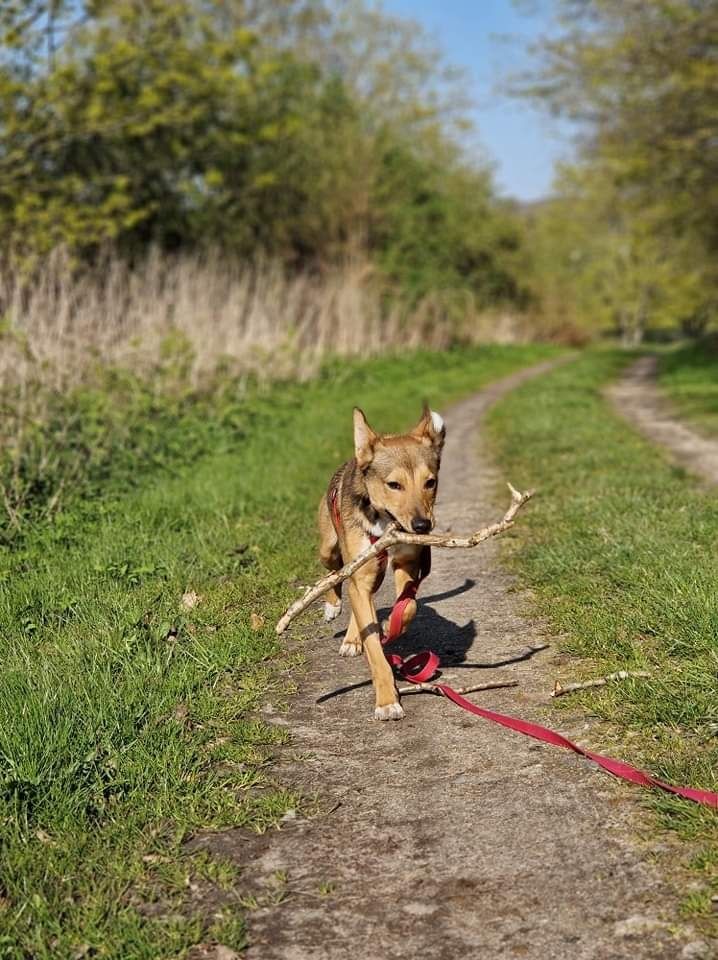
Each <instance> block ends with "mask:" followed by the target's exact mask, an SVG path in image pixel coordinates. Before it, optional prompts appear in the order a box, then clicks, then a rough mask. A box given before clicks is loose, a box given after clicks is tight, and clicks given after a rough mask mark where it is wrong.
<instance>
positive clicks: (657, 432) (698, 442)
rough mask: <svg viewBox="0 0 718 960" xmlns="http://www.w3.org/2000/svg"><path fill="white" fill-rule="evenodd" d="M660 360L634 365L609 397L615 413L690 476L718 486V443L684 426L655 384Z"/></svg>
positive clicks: (648, 359) (650, 358)
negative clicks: (656, 444) (664, 451)
mask: <svg viewBox="0 0 718 960" xmlns="http://www.w3.org/2000/svg"><path fill="white" fill-rule="evenodd" d="M656 367H657V360H656V358H655V357H641V359H640V360H637V361H636V363H633V364H631V366H630V367H629V368H628V370H627V371H626V373H625V374H624V376H623V377H622V378H621V380H620V381H619V382H618V383H617V384H615V385H614V386H612V387H611V388H610V389H609V391H608V396H609V397H610V399H611V401H612V402H613V404H614V406H615V408H616V410H618V412H619V413H620V414H621V415H622V416H623V417H625V418H626V419H627V420H628V421H630V423H631V424H632V425H633V426H634V427H636V428H637V429H638V430H640V432H641V433H642V434H644V436H646V437H648V439H649V440H653V442H654V443H658V444H660V446H662V447H664V448H665V449H666V450H668V451H669V452H670V453H671V454H672V455H673V456H674V457H675V459H676V460H678V462H679V463H681V464H682V465H683V466H684V467H686V469H687V470H690V471H691V473H695V474H696V475H697V476H699V477H702V478H703V479H704V480H707V481H708V482H709V483H714V484H715V483H718V441H717V440H711V439H709V438H706V437H702V436H701V435H700V434H699V433H696V432H695V431H694V430H692V429H691V428H690V427H688V426H686V425H685V424H684V423H681V422H680V420H679V419H678V418H677V417H676V416H675V414H674V413H673V411H672V410H671V408H670V404H669V403H668V400H667V399H666V398H665V397H664V396H663V395H662V393H661V392H660V390H659V388H658V386H657V385H656V383H655V376H656Z"/></svg>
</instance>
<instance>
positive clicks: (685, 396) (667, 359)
mask: <svg viewBox="0 0 718 960" xmlns="http://www.w3.org/2000/svg"><path fill="white" fill-rule="evenodd" d="M658 382H659V384H660V386H661V387H662V388H663V389H664V390H665V392H666V393H667V395H668V396H669V397H670V399H671V402H672V403H673V405H674V407H675V408H676V410H677V411H678V413H680V414H681V415H682V416H684V417H685V418H686V419H687V420H689V421H691V422H692V423H694V424H695V425H696V426H697V427H698V428H699V430H701V431H703V432H705V433H713V434H715V433H718V336H714V337H713V338H710V339H706V340H704V341H702V342H700V343H694V344H690V345H689V346H685V347H682V348H680V349H678V350H672V351H670V352H666V353H662V354H660V355H659V363H658Z"/></svg>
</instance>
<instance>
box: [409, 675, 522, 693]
mask: <svg viewBox="0 0 718 960" xmlns="http://www.w3.org/2000/svg"><path fill="white" fill-rule="evenodd" d="M518 685H519V682H518V680H508V679H507V680H488V681H486V682H485V683H473V684H471V685H469V686H468V687H457V688H456V689H455V690H454V693H460V694H461V695H462V696H463V694H465V693H474V691H475V690H498V689H499V688H500V687H517V686H518ZM410 693H437V694H438V695H439V696H442V697H443V695H444V694H443V692H442V690H441V684H438V683H412V685H411V686H410V687H399V694H400V695H401V696H402V697H405V696H407V694H410Z"/></svg>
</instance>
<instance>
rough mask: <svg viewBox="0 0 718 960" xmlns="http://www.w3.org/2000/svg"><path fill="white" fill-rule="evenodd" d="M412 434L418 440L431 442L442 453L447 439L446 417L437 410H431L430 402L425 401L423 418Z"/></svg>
mask: <svg viewBox="0 0 718 960" xmlns="http://www.w3.org/2000/svg"><path fill="white" fill-rule="evenodd" d="M411 435H412V437H416V438H417V440H424V441H426V442H428V443H430V444H431V445H432V446H433V447H435V449H436V450H437V451H438V452H439V453H440V452H441V449H442V447H443V446H444V440H445V439H446V427H445V426H444V418H443V417H442V416H441V414H439V413H437V412H436V411H435V410H431V409H430V408H429V404H428V403H425V404H424V411H423V413H422V415H421V420H420V421H419V422H418V423H417V425H416V426H415V427H414V429H413V430H412V431H411Z"/></svg>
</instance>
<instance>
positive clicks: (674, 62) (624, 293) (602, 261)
mask: <svg viewBox="0 0 718 960" xmlns="http://www.w3.org/2000/svg"><path fill="white" fill-rule="evenodd" d="M551 5H552V8H553V10H554V12H555V14H556V18H557V25H558V29H557V30H556V31H555V32H554V33H553V34H552V35H551V36H550V37H549V38H547V39H544V40H542V41H540V42H539V43H537V45H536V48H535V53H536V57H537V60H536V69H535V70H534V71H533V72H532V73H531V74H530V75H525V76H523V77H521V78H516V82H515V85H514V89H515V92H517V93H518V94H520V95H522V96H527V97H529V98H531V99H532V100H533V101H534V102H535V103H537V104H539V105H541V106H544V107H546V108H548V109H549V110H550V111H551V112H552V113H553V114H556V115H559V116H564V117H568V118H570V119H571V120H573V121H574V122H575V123H576V126H577V130H578V131H579V151H578V156H577V159H576V161H575V162H574V163H572V164H567V165H564V167H563V168H562V170H561V171H560V174H559V176H558V178H557V181H556V185H555V195H554V197H553V198H552V199H550V200H548V201H547V202H546V203H544V204H541V205H539V206H538V207H537V208H536V209H534V210H532V211H531V212H530V214H529V216H528V218H527V220H528V224H527V226H528V232H529V236H528V243H529V245H530V248H531V251H532V257H533V265H532V271H531V272H532V278H533V280H532V282H533V288H534V291H535V293H536V295H537V296H538V297H539V298H540V299H541V301H542V303H543V309H544V310H548V311H550V312H552V313H553V314H554V315H559V314H563V315H564V316H566V317H570V318H571V319H572V320H573V321H574V322H575V321H577V322H579V323H580V324H581V325H583V326H584V327H586V328H588V329H602V328H608V329H616V330H618V331H619V332H620V333H621V335H622V337H623V339H624V340H625V341H627V342H637V341H639V340H640V339H641V338H642V337H643V336H644V335H645V333H646V331H647V329H648V328H649V327H651V328H653V329H656V328H657V329H666V328H679V329H682V330H683V331H684V332H686V333H693V334H696V333H701V332H702V331H704V330H705V329H706V328H707V327H708V325H709V324H710V323H711V322H713V321H714V319H715V316H716V309H717V307H718V296H717V293H716V280H718V270H717V264H718V258H717V256H716V255H717V254H718V3H717V2H716V0H650V2H646V0H552V4H551Z"/></svg>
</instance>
